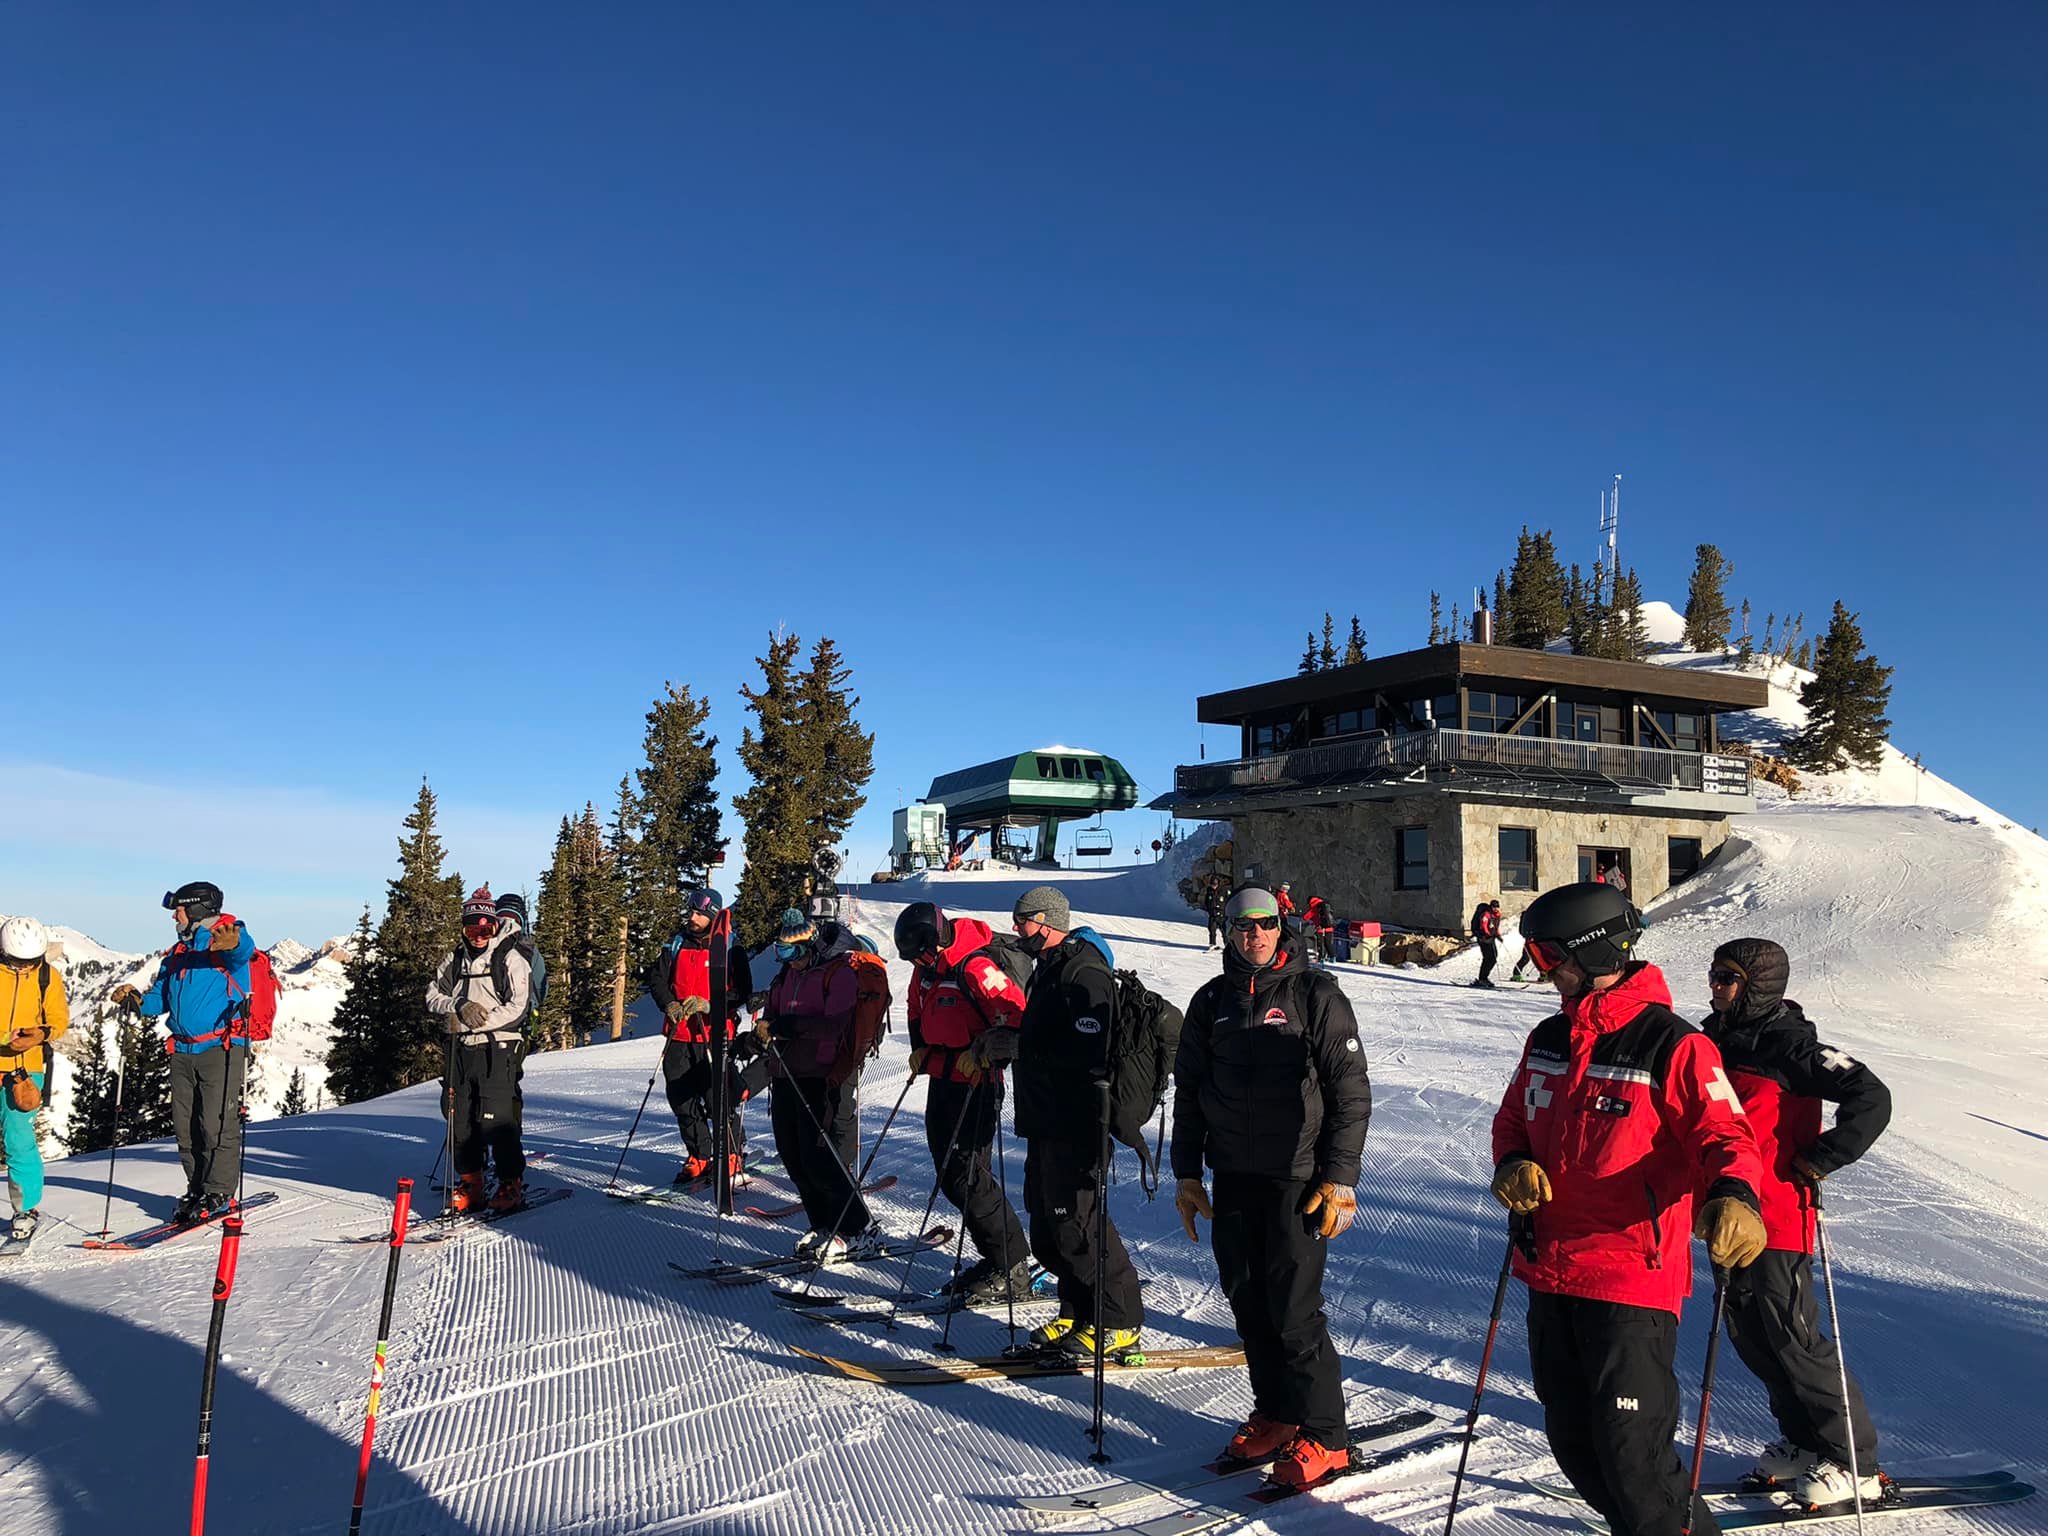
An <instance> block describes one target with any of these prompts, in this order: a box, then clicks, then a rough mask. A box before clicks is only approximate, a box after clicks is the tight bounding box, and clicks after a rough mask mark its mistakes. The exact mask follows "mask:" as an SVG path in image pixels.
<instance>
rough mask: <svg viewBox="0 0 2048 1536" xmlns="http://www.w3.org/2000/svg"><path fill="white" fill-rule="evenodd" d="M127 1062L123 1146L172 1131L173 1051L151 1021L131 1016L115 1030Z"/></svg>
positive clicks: (117, 1044) (122, 1130)
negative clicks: (168, 1047) (166, 1046)
mask: <svg viewBox="0 0 2048 1536" xmlns="http://www.w3.org/2000/svg"><path fill="white" fill-rule="evenodd" d="M114 1039H115V1048H116V1049H117V1050H118V1051H119V1052H120V1053H121V1060H122V1061H123V1062H124V1063H125V1066H124V1067H123V1068H122V1072H123V1081H122V1084H121V1145H122V1146H124V1147H127V1146H133V1145H134V1144H135V1143H136V1142H138V1141H162V1140H164V1139H165V1138H166V1137H169V1136H171V1135H172V1134H173V1121H172V1116H171V1053H170V1052H169V1051H167V1050H165V1049H164V1042H163V1037H162V1036H161V1035H159V1034H158V1033H157V1032H156V1030H155V1028H154V1027H153V1026H152V1025H151V1024H150V1022H149V1020H147V1019H144V1018H140V1017H135V1016H131V1017H129V1018H126V1019H123V1020H122V1021H121V1026H120V1028H119V1029H118V1030H117V1031H116V1032H115V1036H114Z"/></svg>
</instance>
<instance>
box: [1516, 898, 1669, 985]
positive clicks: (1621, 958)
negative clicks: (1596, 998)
mask: <svg viewBox="0 0 2048 1536" xmlns="http://www.w3.org/2000/svg"><path fill="white" fill-rule="evenodd" d="M1521 928H1522V942H1523V944H1524V946H1525V947H1526V948H1527V950H1528V953H1529V959H1530V960H1531V962H1533V963H1534V965H1535V967H1536V969H1537V970H1538V971H1539V972H1541V973H1542V974H1543V975H1545V976H1548V975H1549V974H1550V973H1551V972H1552V971H1554V970H1556V969H1557V968H1558V967H1559V966H1560V965H1562V964H1564V962H1565V961H1567V960H1576V961H1578V963H1579V968H1580V969H1581V970H1583V971H1584V972H1585V973H1586V974H1587V975H1588V976H1607V975H1612V974H1613V973H1614V972H1616V971H1618V970H1620V969H1621V968H1622V967H1623V966H1625V965H1627V964H1628V959H1629V954H1630V952H1631V951H1632V950H1633V949H1634V948H1635V943H1636V940H1637V939H1638V938H1640V937H1641V936H1642V932H1643V915H1642V913H1640V912H1638V911H1637V910H1636V909H1635V906H1634V904H1633V903H1631V902H1630V901H1629V899H1628V897H1627V896H1625V895H1623V894H1622V893H1621V892H1620V891H1618V890H1616V889H1615V888H1614V887H1613V886H1611V885H1603V884H1601V883H1600V882H1599V881H1597V880H1586V881H1582V882H1580V883H1579V884H1577V885H1561V886H1559V887H1558V888H1557V889H1556V890H1553V891H1545V892H1544V893H1543V894H1542V895H1541V896H1538V897H1537V898H1536V899H1535V900H1534V901H1532V902H1530V903H1529V907H1528V910H1527V911H1525V912H1523V914H1522V921H1521Z"/></svg>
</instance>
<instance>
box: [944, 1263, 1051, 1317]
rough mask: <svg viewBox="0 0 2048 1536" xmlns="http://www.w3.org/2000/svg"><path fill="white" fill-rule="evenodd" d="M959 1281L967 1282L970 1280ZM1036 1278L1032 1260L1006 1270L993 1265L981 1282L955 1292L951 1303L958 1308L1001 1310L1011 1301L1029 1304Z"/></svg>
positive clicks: (963, 1278)
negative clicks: (1000, 1308) (1027, 1301)
mask: <svg viewBox="0 0 2048 1536" xmlns="http://www.w3.org/2000/svg"><path fill="white" fill-rule="evenodd" d="M960 1278H961V1279H962V1280H965V1279H966V1278H967V1276H966V1275H962V1276H961V1277H960ZM1036 1278H1037V1277H1036V1276H1035V1275H1034V1274H1033V1273H1032V1269H1031V1261H1030V1260H1029V1259H1024V1260H1021V1261H1019V1262H1018V1263H1016V1264H1013V1265H1011V1266H1010V1268H1008V1269H1007V1270H1006V1269H1004V1268H1003V1267H1002V1266H1001V1265H1000V1264H991V1265H989V1266H988V1270H987V1272H986V1273H985V1274H983V1275H982V1277H981V1279H980V1280H978V1281H976V1282H975V1283H974V1284H973V1285H970V1286H963V1287H962V1288H961V1289H960V1290H958V1291H955V1292H954V1293H953V1297H952V1302H953V1305H954V1306H955V1307H956V1308H958V1307H999V1306H1001V1305H1002V1304H1003V1303H1005V1302H1008V1301H1026V1300H1028V1299H1029V1298H1030V1296H1031V1285H1032V1282H1033V1280H1035V1279H1036Z"/></svg>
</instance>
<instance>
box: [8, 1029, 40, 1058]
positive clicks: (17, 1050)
mask: <svg viewBox="0 0 2048 1536" xmlns="http://www.w3.org/2000/svg"><path fill="white" fill-rule="evenodd" d="M49 1038H50V1032H49V1030H48V1029H46V1028H44V1027H43V1026H41V1025H39V1024H31V1025H30V1026H29V1027H28V1028H27V1029H17V1030H16V1031H15V1032H14V1035H13V1037H12V1038H11V1039H10V1040H9V1041H8V1042H7V1048H8V1049H9V1050H10V1051H12V1052H14V1054H15V1055H17V1056H26V1055H27V1054H28V1053H29V1052H30V1051H32V1050H34V1049H35V1048H36V1047H37V1046H39V1045H41V1044H42V1043H43V1042H44V1041H45V1040H47V1039H49Z"/></svg>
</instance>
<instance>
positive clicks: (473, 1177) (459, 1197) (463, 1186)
mask: <svg viewBox="0 0 2048 1536" xmlns="http://www.w3.org/2000/svg"><path fill="white" fill-rule="evenodd" d="M483 1208H484V1176H483V1175H482V1174H480V1173H465V1174H464V1175H463V1176H462V1177H461V1178H459V1179H457V1180H456V1181H455V1188H454V1189H452V1190H451V1191H449V1194H448V1209H449V1210H451V1211H453V1212H454V1213H455V1214H456V1215H458V1216H467V1215H469V1214H470V1213H471V1212H472V1211H480V1210H482V1209H483Z"/></svg>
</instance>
